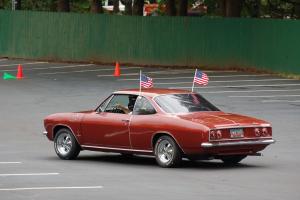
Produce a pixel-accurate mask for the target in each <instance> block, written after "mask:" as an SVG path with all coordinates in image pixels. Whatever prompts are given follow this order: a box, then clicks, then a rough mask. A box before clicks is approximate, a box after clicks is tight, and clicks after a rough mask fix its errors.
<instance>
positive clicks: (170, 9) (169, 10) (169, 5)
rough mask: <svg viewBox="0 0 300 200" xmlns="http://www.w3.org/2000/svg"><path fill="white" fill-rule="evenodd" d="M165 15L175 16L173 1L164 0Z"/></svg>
mask: <svg viewBox="0 0 300 200" xmlns="http://www.w3.org/2000/svg"><path fill="white" fill-rule="evenodd" d="M166 15H169V16H175V15H176V7H175V0H166Z"/></svg>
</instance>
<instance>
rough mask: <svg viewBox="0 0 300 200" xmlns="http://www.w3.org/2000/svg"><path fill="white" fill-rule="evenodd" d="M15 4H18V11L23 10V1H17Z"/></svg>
mask: <svg viewBox="0 0 300 200" xmlns="http://www.w3.org/2000/svg"><path fill="white" fill-rule="evenodd" d="M15 2H16V10H21V7H22V1H21V0H15Z"/></svg>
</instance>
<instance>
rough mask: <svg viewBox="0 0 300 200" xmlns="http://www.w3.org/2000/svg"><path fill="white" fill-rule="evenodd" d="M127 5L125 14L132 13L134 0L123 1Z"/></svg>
mask: <svg viewBox="0 0 300 200" xmlns="http://www.w3.org/2000/svg"><path fill="white" fill-rule="evenodd" d="M121 2H122V3H123V4H124V5H125V15H132V0H123V1H121Z"/></svg>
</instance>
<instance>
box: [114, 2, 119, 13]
mask: <svg viewBox="0 0 300 200" xmlns="http://www.w3.org/2000/svg"><path fill="white" fill-rule="evenodd" d="M119 5H120V4H119V0H114V9H113V13H119V12H120V8H119Z"/></svg>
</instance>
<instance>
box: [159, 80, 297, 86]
mask: <svg viewBox="0 0 300 200" xmlns="http://www.w3.org/2000/svg"><path fill="white" fill-rule="evenodd" d="M153 79H154V80H155V78H153ZM268 81H294V80H293V79H255V80H252V79H251V80H228V81H209V82H211V83H236V82H268ZM190 83H191V81H189V82H169V83H155V85H175V84H190Z"/></svg>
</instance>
